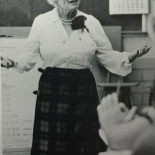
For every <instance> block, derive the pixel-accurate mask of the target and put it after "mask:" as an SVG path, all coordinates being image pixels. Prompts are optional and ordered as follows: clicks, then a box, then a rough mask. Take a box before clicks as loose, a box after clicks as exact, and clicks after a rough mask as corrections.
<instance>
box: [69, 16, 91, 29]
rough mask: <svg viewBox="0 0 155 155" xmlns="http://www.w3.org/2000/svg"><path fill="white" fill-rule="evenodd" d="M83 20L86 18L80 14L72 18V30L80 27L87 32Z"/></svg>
mask: <svg viewBox="0 0 155 155" xmlns="http://www.w3.org/2000/svg"><path fill="white" fill-rule="evenodd" d="M85 20H87V18H86V17H85V16H82V15H81V16H77V17H76V18H74V19H73V21H72V25H71V27H72V29H73V30H78V29H81V30H82V32H83V31H84V29H86V30H87V32H89V29H88V28H87V27H86V26H85Z"/></svg>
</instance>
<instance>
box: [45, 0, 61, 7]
mask: <svg viewBox="0 0 155 155" xmlns="http://www.w3.org/2000/svg"><path fill="white" fill-rule="evenodd" d="M57 1H58V0H47V2H48V3H49V4H50V5H52V6H54V7H57Z"/></svg>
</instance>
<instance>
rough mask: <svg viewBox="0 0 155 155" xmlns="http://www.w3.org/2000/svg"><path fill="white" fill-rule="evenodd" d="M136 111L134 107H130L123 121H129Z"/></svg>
mask: <svg viewBox="0 0 155 155" xmlns="http://www.w3.org/2000/svg"><path fill="white" fill-rule="evenodd" d="M136 110H137V107H136V106H134V107H132V109H131V110H130V111H129V112H128V115H127V116H126V117H125V118H124V121H127V122H128V121H131V120H132V119H133V118H134V117H135V114H136Z"/></svg>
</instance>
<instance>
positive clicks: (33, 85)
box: [1, 40, 41, 149]
mask: <svg viewBox="0 0 155 155" xmlns="http://www.w3.org/2000/svg"><path fill="white" fill-rule="evenodd" d="M24 43H25V40H22V41H21V40H3V43H2V45H3V47H2V48H1V51H2V55H3V56H13V55H16V54H19V51H18V50H17V51H15V48H16V47H17V46H18V47H19V46H22V45H23V44H24ZM5 45H6V46H5ZM40 64H41V62H40ZM40 64H39V63H38V64H37V65H36V67H35V68H34V69H33V70H31V71H29V72H28V73H24V74H19V73H18V72H16V71H14V70H13V69H9V70H7V69H6V68H2V70H1V74H2V76H1V77H2V84H1V89H2V132H3V149H9V148H29V147H31V143H32V132H33V121H34V110H35V102H36V95H34V94H33V91H34V90H37V87H38V80H39V77H40V75H41V73H39V72H38V71H37V68H38V67H40Z"/></svg>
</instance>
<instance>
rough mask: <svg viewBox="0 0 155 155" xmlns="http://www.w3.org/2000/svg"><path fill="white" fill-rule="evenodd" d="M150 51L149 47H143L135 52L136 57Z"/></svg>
mask: <svg viewBox="0 0 155 155" xmlns="http://www.w3.org/2000/svg"><path fill="white" fill-rule="evenodd" d="M150 49H151V47H147V45H146V46H144V47H143V48H141V49H140V50H138V51H137V53H138V57H141V56H143V55H144V54H146V53H148V52H149V51H150Z"/></svg>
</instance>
